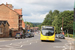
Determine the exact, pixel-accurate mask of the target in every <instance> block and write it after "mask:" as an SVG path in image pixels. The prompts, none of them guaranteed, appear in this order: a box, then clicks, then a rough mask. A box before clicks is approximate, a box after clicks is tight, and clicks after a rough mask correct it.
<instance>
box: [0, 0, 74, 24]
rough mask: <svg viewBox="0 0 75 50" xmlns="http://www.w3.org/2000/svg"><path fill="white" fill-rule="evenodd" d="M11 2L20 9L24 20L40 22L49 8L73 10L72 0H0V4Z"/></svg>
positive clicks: (15, 7)
mask: <svg viewBox="0 0 75 50" xmlns="http://www.w3.org/2000/svg"><path fill="white" fill-rule="evenodd" d="M6 2H7V3H8V4H12V5H13V6H14V9H21V8H22V14H23V19H24V21H25V20H26V21H28V22H39V23H42V22H43V20H44V18H45V17H46V15H47V14H48V12H49V11H50V10H52V11H54V10H59V11H64V10H73V9H74V0H0V4H2V3H4V4H6Z"/></svg>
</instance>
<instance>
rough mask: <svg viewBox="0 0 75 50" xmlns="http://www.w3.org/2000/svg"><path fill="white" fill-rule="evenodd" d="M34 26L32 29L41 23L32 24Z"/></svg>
mask: <svg viewBox="0 0 75 50" xmlns="http://www.w3.org/2000/svg"><path fill="white" fill-rule="evenodd" d="M32 24H33V25H34V27H37V26H38V25H40V24H41V23H32Z"/></svg>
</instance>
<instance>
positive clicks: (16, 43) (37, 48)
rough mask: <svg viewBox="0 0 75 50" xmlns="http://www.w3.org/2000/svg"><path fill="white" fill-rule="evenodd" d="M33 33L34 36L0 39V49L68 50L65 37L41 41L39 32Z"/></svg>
mask: <svg viewBox="0 0 75 50" xmlns="http://www.w3.org/2000/svg"><path fill="white" fill-rule="evenodd" d="M34 34H35V36H34V37H32V38H25V39H15V40H9V41H1V42H0V50H70V46H69V43H68V41H67V40H65V39H56V40H55V42H48V41H44V42H41V41H40V34H39V33H34ZM72 49H73V48H72Z"/></svg>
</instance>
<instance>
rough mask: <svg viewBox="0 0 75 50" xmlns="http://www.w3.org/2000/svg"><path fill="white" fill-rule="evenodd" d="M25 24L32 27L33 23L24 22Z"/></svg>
mask: <svg viewBox="0 0 75 50" xmlns="http://www.w3.org/2000/svg"><path fill="white" fill-rule="evenodd" d="M25 24H28V25H30V27H34V25H33V24H32V23H30V22H25Z"/></svg>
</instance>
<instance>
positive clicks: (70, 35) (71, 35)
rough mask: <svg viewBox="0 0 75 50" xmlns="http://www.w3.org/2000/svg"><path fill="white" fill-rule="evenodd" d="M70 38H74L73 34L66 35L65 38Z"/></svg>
mask: <svg viewBox="0 0 75 50" xmlns="http://www.w3.org/2000/svg"><path fill="white" fill-rule="evenodd" d="M68 36H69V37H71V38H72V37H73V34H69V33H68V34H65V37H68Z"/></svg>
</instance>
